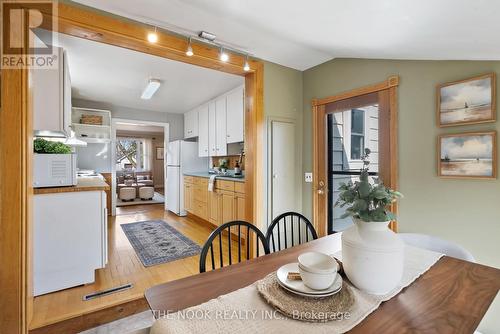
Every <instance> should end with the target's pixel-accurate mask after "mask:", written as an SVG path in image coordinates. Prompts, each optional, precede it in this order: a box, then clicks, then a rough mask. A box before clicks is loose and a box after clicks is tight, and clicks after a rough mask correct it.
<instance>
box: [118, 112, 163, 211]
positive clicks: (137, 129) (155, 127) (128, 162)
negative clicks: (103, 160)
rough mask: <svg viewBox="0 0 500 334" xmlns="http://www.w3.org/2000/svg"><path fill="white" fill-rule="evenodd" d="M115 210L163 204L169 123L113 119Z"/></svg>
mask: <svg viewBox="0 0 500 334" xmlns="http://www.w3.org/2000/svg"><path fill="white" fill-rule="evenodd" d="M111 131H112V134H111V138H112V143H111V146H112V149H111V153H112V157H113V162H114V163H113V166H112V192H111V193H112V196H113V198H112V212H113V215H116V213H117V211H116V208H117V207H126V206H127V207H128V206H135V205H145V204H164V206H165V208H166V199H165V183H166V150H165V147H166V146H167V145H168V138H169V124H168V123H162V122H148V121H137V120H126V119H113V120H112V129H111Z"/></svg>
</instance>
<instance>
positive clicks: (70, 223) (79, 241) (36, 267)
mask: <svg viewBox="0 0 500 334" xmlns="http://www.w3.org/2000/svg"><path fill="white" fill-rule="evenodd" d="M107 217H108V216H107V209H106V193H105V192H104V191H77V192H64V193H51V194H37V195H35V196H34V200H33V221H34V228H33V238H34V242H33V288H34V291H33V292H34V295H35V296H38V295H42V294H45V293H49V292H53V291H58V290H62V289H66V288H70V287H73V286H77V285H81V284H88V283H92V282H94V280H95V270H96V269H99V268H104V267H105V266H106V263H107V261H108V230H107V225H108V224H107Z"/></svg>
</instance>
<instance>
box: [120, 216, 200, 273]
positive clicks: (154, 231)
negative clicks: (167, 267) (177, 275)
mask: <svg viewBox="0 0 500 334" xmlns="http://www.w3.org/2000/svg"><path fill="white" fill-rule="evenodd" d="M121 227H122V229H123V232H125V235H126V236H127V238H128V240H129V241H130V243H131V244H132V247H134V250H135V252H136V253H137V256H138V257H139V259H140V260H141V262H142V264H143V265H144V266H145V267H150V266H154V265H157V264H162V263H167V262H170V261H175V260H178V259H182V258H185V257H189V256H194V255H197V254H199V253H200V251H201V248H200V246H198V245H197V244H196V243H195V242H194V241H192V240H191V239H189V238H188V237H186V236H185V235H183V234H182V233H180V232H179V231H177V230H176V229H175V228H173V227H172V226H170V225H168V224H167V223H166V222H164V221H163V220H148V221H143V222H136V223H130V224H122V225H121Z"/></svg>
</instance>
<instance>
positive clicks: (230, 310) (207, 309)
mask: <svg viewBox="0 0 500 334" xmlns="http://www.w3.org/2000/svg"><path fill="white" fill-rule="evenodd" d="M336 255H339V256H338V257H339V258H340V257H341V256H340V254H336ZM442 256H443V254H439V253H436V252H432V251H428V250H424V249H420V248H415V247H411V246H406V247H405V261H404V270H403V277H402V279H401V283H400V284H399V285H398V286H397V287H396V288H395V289H394V290H393V291H391V292H390V293H388V294H387V295H383V296H375V295H369V294H366V293H363V292H361V291H359V290H358V289H355V288H353V289H352V290H353V293H354V298H355V304H354V306H353V308H352V309H351V310H350V311H349V316H348V317H347V316H346V317H344V318H343V319H342V320H334V321H329V322H326V323H309V322H302V321H297V320H293V319H290V318H286V317H284V316H283V315H281V314H280V313H279V312H277V311H275V310H274V309H273V308H272V307H271V306H269V305H268V304H267V303H266V302H265V301H264V299H263V298H262V297H261V296H260V295H259V293H258V291H257V289H256V287H255V283H254V284H251V285H249V286H247V287H245V288H242V289H239V290H236V291H233V292H231V293H229V294H227V295H223V296H220V297H218V298H216V299H212V300H210V301H208V302H206V303H203V304H201V305H198V306H193V307H190V308H187V309H185V310H182V311H179V312H175V313H170V314H160V316H162V318H160V319H159V320H157V321H156V322H155V324H154V325H153V327H152V329H151V334H181V333H183V334H184V333H261V332H262V333H264V332H265V333H287V334H291V333H306V332H307V333H330V334H331V333H345V332H347V331H349V330H350V329H352V328H353V327H354V326H356V325H357V324H359V323H360V322H361V321H363V319H364V318H366V317H367V316H368V315H369V314H370V313H372V312H373V311H375V310H376V309H377V308H378V307H379V305H380V304H381V303H382V302H383V301H386V300H389V299H391V298H392V297H394V296H395V295H397V294H398V293H399V292H400V291H401V290H402V289H403V288H405V287H407V286H408V285H410V284H411V283H412V282H413V281H415V280H416V279H417V278H418V277H419V276H420V275H422V274H423V273H425V272H426V271H427V270H429V268H430V267H431V266H432V265H434V264H435V263H436V262H437V261H438V260H439V259H440V258H441V257H442ZM221 284H224V282H221ZM186 293H189V291H186Z"/></svg>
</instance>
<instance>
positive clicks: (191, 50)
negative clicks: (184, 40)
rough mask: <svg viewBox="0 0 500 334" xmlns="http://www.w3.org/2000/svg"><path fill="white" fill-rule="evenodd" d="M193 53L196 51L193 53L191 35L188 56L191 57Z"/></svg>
mask: <svg viewBox="0 0 500 334" xmlns="http://www.w3.org/2000/svg"><path fill="white" fill-rule="evenodd" d="M192 55H194V53H193V47H192V46H191V37H189V42H188V47H187V49H186V56H188V57H191V56H192Z"/></svg>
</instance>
